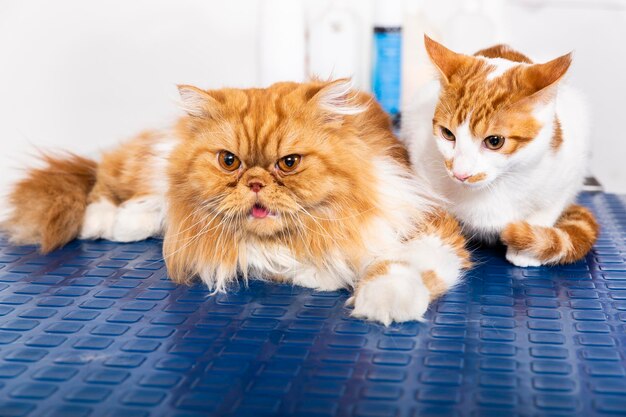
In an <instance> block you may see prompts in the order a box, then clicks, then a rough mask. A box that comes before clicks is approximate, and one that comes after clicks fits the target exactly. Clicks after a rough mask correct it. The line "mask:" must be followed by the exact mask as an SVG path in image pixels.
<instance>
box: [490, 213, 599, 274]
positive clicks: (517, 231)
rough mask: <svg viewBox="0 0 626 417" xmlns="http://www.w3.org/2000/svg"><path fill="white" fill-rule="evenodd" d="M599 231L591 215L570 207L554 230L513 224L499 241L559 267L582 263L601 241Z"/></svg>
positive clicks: (521, 223)
mask: <svg viewBox="0 0 626 417" xmlns="http://www.w3.org/2000/svg"><path fill="white" fill-rule="evenodd" d="M599 229H600V227H599V226H598V223H597V222H596V219H595V218H594V217H593V214H592V213H591V211H589V210H588V209H587V208H585V207H582V206H578V205H571V206H569V207H568V208H567V209H566V210H565V212H563V214H562V215H561V217H560V218H559V220H557V222H556V224H555V225H554V227H541V226H533V225H530V224H528V223H526V222H519V223H512V224H510V225H508V226H507V227H506V228H505V229H504V231H503V232H502V235H501V236H500V237H501V239H502V242H504V244H506V245H507V246H508V247H509V248H512V249H514V250H516V251H519V252H523V253H525V254H527V255H530V256H532V257H534V258H536V259H537V260H539V261H540V262H541V263H542V264H554V265H556V264H567V263H572V262H576V261H578V260H580V259H582V258H583V257H584V256H585V255H586V254H587V252H589V250H591V247H592V246H593V244H594V243H595V241H596V239H597V238H598V232H599Z"/></svg>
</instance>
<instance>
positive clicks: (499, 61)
mask: <svg viewBox="0 0 626 417" xmlns="http://www.w3.org/2000/svg"><path fill="white" fill-rule="evenodd" d="M479 59H481V60H484V61H486V62H487V64H488V65H489V67H488V68H490V69H491V70H490V71H489V72H488V73H487V76H486V77H485V80H486V81H492V80H494V79H495V78H498V77H500V76H502V75H503V74H504V73H505V72H507V71H508V70H510V69H511V68H513V67H516V66H518V65H524V64H520V63H519V62H513V61H509V60H508V59H504V58H483V57H479Z"/></svg>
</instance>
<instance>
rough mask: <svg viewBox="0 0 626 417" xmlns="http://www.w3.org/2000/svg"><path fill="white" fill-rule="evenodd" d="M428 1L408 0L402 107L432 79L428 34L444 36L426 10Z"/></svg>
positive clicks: (403, 36) (403, 46) (403, 60)
mask: <svg viewBox="0 0 626 417" xmlns="http://www.w3.org/2000/svg"><path fill="white" fill-rule="evenodd" d="M424 5H425V1H424V0H407V1H406V8H405V16H404V27H403V29H402V108H403V109H404V108H406V107H407V106H408V105H409V104H410V103H411V102H412V100H413V98H414V97H415V94H416V92H417V90H418V89H419V88H420V87H421V86H422V85H424V84H425V83H427V82H428V81H430V80H432V78H433V74H434V72H433V70H432V66H431V64H430V60H429V58H428V55H427V54H426V49H425V48H424V34H427V35H428V36H430V37H431V38H435V39H438V38H440V34H439V31H438V30H437V29H436V28H435V27H434V25H433V24H432V23H431V22H430V20H429V19H428V16H427V15H426V14H425V13H424Z"/></svg>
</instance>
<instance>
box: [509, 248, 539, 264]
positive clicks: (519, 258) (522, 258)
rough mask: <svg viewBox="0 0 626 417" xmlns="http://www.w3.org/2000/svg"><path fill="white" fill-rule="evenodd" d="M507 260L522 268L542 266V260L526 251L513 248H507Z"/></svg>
mask: <svg viewBox="0 0 626 417" xmlns="http://www.w3.org/2000/svg"><path fill="white" fill-rule="evenodd" d="M506 260H507V261H509V262H511V263H512V264H513V265H515V266H519V267H522V268H528V267H531V266H541V261H540V260H539V259H536V258H533V257H532V256H530V255H527V254H525V253H524V252H519V251H516V250H514V249H511V248H507V249H506Z"/></svg>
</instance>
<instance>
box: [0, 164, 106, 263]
mask: <svg viewBox="0 0 626 417" xmlns="http://www.w3.org/2000/svg"><path fill="white" fill-rule="evenodd" d="M42 159H43V162H44V163H45V164H46V166H45V167H43V168H37V169H32V170H30V171H29V172H28V176H27V177H26V178H25V179H23V180H21V181H20V182H18V183H17V184H16V185H15V187H14V189H13V190H12V192H11V195H10V196H9V204H10V206H11V208H12V212H11V214H10V216H9V218H8V219H7V220H6V221H5V222H4V223H3V225H2V228H3V229H4V230H5V231H6V232H7V233H8V235H9V236H10V238H11V241H12V242H14V243H18V244H38V245H40V250H41V252H42V253H47V252H50V251H52V250H54V249H56V248H59V247H61V246H63V245H65V244H66V243H67V242H69V241H71V240H72V239H74V238H75V237H76V236H77V235H78V232H79V231H80V226H81V223H82V217H83V214H84V212H85V208H86V206H87V196H88V194H89V192H90V191H91V189H92V187H93V186H94V184H95V182H96V163H95V162H94V161H91V160H89V159H86V158H83V157H80V156H77V155H73V154H68V155H67V156H63V157H61V156H53V155H48V154H45V155H43V157H42Z"/></svg>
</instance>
